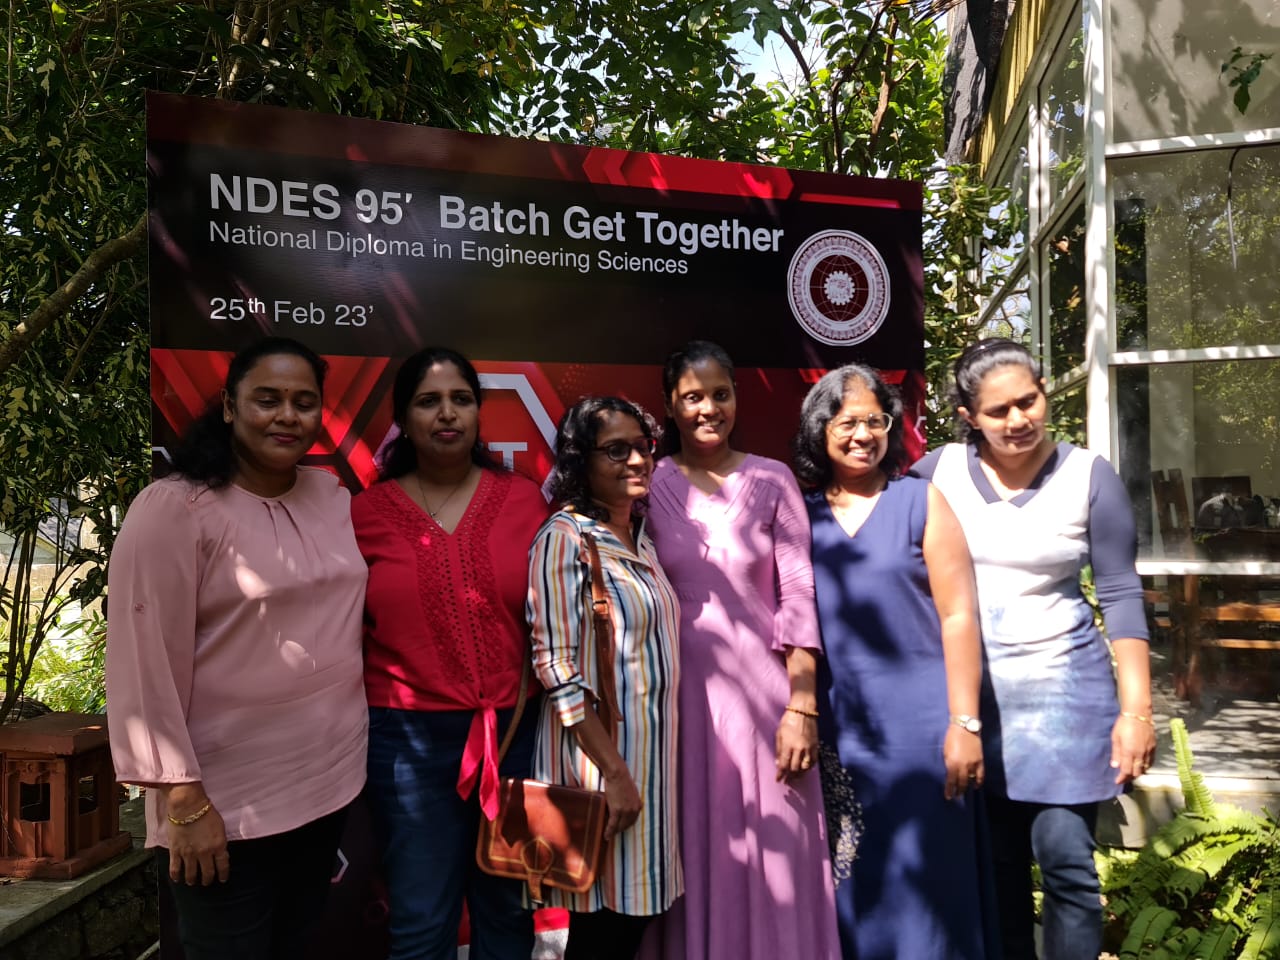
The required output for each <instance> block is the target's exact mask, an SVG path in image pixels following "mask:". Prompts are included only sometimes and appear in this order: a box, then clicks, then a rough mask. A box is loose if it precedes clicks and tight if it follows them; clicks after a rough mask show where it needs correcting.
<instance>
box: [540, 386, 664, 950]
mask: <svg viewBox="0 0 1280 960" xmlns="http://www.w3.org/2000/svg"><path fill="white" fill-rule="evenodd" d="M655 447H656V443H655V441H654V437H653V431H652V428H651V427H650V425H649V422H648V421H647V419H646V417H645V415H644V414H643V412H642V411H641V410H640V409H639V408H638V407H636V406H635V405H634V404H632V403H630V402H628V401H626V400H623V399H620V398H617V397H595V398H589V399H586V400H582V401H579V402H578V403H577V404H576V405H575V406H573V407H571V408H570V409H569V410H568V411H567V412H566V413H565V415H564V417H563V418H562V419H561V421H560V427H559V430H558V432H557V436H556V465H555V469H554V471H553V473H552V476H551V493H552V495H553V497H554V498H555V499H556V501H557V502H559V503H560V504H561V505H562V508H561V510H560V511H559V512H558V513H556V514H555V515H554V516H552V517H551V519H550V520H548V521H547V523H546V524H545V525H544V526H543V527H542V530H541V531H540V532H539V533H538V536H537V538H536V539H535V540H534V543H533V549H532V550H531V552H530V573H529V605H528V615H529V624H530V627H531V629H532V634H533V662H534V669H535V671H536V672H537V674H538V679H539V680H541V681H542V685H543V686H544V687H545V688H546V689H547V691H548V696H547V699H546V701H545V702H544V704H543V709H542V718H541V724H540V726H539V729H538V743H537V747H536V748H535V751H534V776H535V777H537V778H538V779H542V780H548V781H550V782H553V783H563V784H571V785H573V784H580V785H582V786H584V787H588V788H594V789H602V790H604V792H605V795H606V800H607V804H608V820H607V822H606V825H605V842H606V846H605V852H604V855H603V857H602V858H601V863H600V869H599V871H598V873H597V876H596V882H595V884H594V885H593V886H592V887H591V889H590V890H588V891H587V892H586V893H584V894H570V893H565V892H564V891H560V890H550V891H548V902H549V905H551V906H563V907H567V908H568V909H569V910H570V911H571V916H570V923H569V947H568V953H567V954H566V956H567V957H568V958H569V960H574V958H594V957H601V958H605V957H607V958H610V960H620V958H629V957H632V956H634V955H635V952H636V949H637V947H638V946H639V943H640V938H641V936H642V935H643V933H644V928H645V925H646V924H647V923H648V922H649V920H650V919H651V918H652V917H654V916H655V915H657V914H660V913H662V912H663V911H665V910H666V909H667V908H668V907H669V906H670V905H671V903H672V901H674V900H675V899H676V897H678V896H679V895H680V894H681V892H682V891H683V882H682V878H681V872H680V858H679V839H678V836H677V833H676V699H677V690H676V682H677V663H678V652H677V648H676V643H677V636H678V632H679V627H680V610H679V606H678V603H677V600H676V595H675V591H674V590H673V589H672V588H671V584H670V583H669V582H668V581H667V578H666V575H665V574H663V572H662V568H661V567H660V566H659V565H658V557H657V553H656V552H655V550H654V547H653V543H652V541H651V540H650V539H649V535H648V533H646V532H645V529H644V522H643V519H642V517H641V516H640V513H639V511H638V509H637V508H638V506H639V505H640V504H641V503H642V502H643V500H644V498H645V497H646V495H647V494H648V492H649V480H650V477H651V475H652V473H653V453H654V449H655ZM588 537H589V538H592V539H593V540H595V542H596V546H597V548H598V550H599V555H600V566H601V571H602V573H603V578H604V585H605V589H606V590H607V591H608V594H609V599H610V601H611V614H612V618H613V629H614V641H615V651H616V652H615V657H614V663H613V673H614V686H615V688H616V691H617V698H618V706H619V708H620V713H621V720H620V722H619V723H618V724H617V736H616V738H611V737H610V735H609V734H608V732H606V730H605V728H604V726H603V724H602V723H601V721H600V718H599V717H598V716H597V715H596V711H595V709H594V703H595V701H596V699H597V697H598V692H599V691H600V689H601V685H600V681H601V678H600V673H599V667H600V664H599V662H598V659H597V656H596V646H595V640H594V636H593V632H592V619H591V579H590V565H589V560H588V554H587V550H586V547H585V539H586V538H588Z"/></svg>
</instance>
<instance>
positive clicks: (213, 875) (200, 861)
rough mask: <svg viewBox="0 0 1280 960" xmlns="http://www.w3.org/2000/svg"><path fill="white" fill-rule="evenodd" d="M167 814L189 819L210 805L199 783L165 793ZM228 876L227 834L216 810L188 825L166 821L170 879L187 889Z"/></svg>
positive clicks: (224, 879)
mask: <svg viewBox="0 0 1280 960" xmlns="http://www.w3.org/2000/svg"><path fill="white" fill-rule="evenodd" d="M167 801H168V812H169V816H170V817H172V818H173V819H175V820H181V819H182V818H183V817H188V816H191V815H192V814H194V813H196V812H197V811H199V810H200V809H201V808H203V807H204V805H205V804H206V803H209V798H208V797H207V796H206V795H205V792H204V789H203V787H201V786H200V785H199V784H185V783H184V784H176V785H175V786H173V787H171V788H170V789H169V791H168V796H167ZM230 875H231V856H230V854H229V853H228V852H227V832H226V828H225V826H224V825H223V822H222V815H221V814H219V813H218V811H217V808H215V807H213V806H210V807H209V811H208V812H207V813H205V814H203V815H202V816H200V817H199V818H198V819H196V820H193V821H192V822H191V823H187V824H176V823H174V822H173V820H170V821H169V879H170V880H172V881H173V882H174V883H186V884H187V885H188V886H195V885H196V884H202V885H203V886H206V887H207V886H209V885H210V884H211V883H213V881H214V880H215V879H216V880H218V881H219V882H220V883H225V882H226V880H227V878H228V877H229V876H230Z"/></svg>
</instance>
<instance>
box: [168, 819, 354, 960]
mask: <svg viewBox="0 0 1280 960" xmlns="http://www.w3.org/2000/svg"><path fill="white" fill-rule="evenodd" d="M346 817H347V811H346V809H345V808H343V809H342V810H339V811H337V812H335V813H331V814H329V815H328V816H325V817H321V818H320V819H319V820H313V821H311V822H310V823H307V824H304V825H303V826H301V827H298V828H296V829H294V830H289V831H287V832H286V833H278V834H275V835H274V836H270V837H259V838H256V839H253V840H232V841H230V842H228V844H227V851H228V853H229V854H230V857H231V874H230V876H229V877H228V879H227V882H226V883H218V882H217V881H216V880H215V881H214V882H213V883H212V884H210V885H209V886H207V887H204V886H199V885H197V886H188V885H187V884H185V883H173V882H172V881H170V880H169V851H168V850H167V849H165V848H164V847H157V848H156V867H157V869H158V870H159V872H160V882H161V883H167V884H168V885H169V891H170V893H171V894H172V896H173V903H174V907H175V908H176V910H177V914H178V936H179V939H181V941H182V949H183V952H184V953H185V954H186V960H294V958H299V960H300V958H302V957H303V955H304V951H305V948H306V945H307V932H308V930H309V928H310V926H311V924H312V923H313V922H314V921H315V920H316V919H318V918H319V916H320V915H321V912H322V911H323V909H324V903H325V898H326V897H327V896H328V894H329V881H330V878H331V877H332V876H333V866H334V859H335V857H336V855H337V851H338V841H339V840H340V839H341V837H342V827H343V824H344V823H345V821H346Z"/></svg>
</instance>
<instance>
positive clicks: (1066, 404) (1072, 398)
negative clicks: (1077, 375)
mask: <svg viewBox="0 0 1280 960" xmlns="http://www.w3.org/2000/svg"><path fill="white" fill-rule="evenodd" d="M1086 411H1087V407H1086V404H1085V385H1084V384H1083V383H1081V384H1079V385H1078V386H1074V387H1072V388H1071V389H1070V390H1064V391H1062V392H1061V393H1055V394H1053V395H1052V396H1050V397H1049V432H1050V433H1052V434H1053V437H1054V439H1055V440H1066V441H1067V442H1068V443H1074V444H1076V445H1077V446H1081V447H1083V446H1084V445H1085V441H1086V439H1087V432H1086V430H1085V413H1086Z"/></svg>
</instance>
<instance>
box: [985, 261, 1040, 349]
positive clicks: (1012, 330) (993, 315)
mask: <svg viewBox="0 0 1280 960" xmlns="http://www.w3.org/2000/svg"><path fill="white" fill-rule="evenodd" d="M1030 328H1031V297H1030V295H1029V294H1028V292H1027V271H1026V269H1025V268H1024V269H1023V270H1022V272H1020V273H1019V274H1018V275H1017V276H1016V277H1014V278H1013V280H1011V281H1010V282H1009V284H1008V285H1007V286H1006V287H1005V294H1004V296H1003V297H1002V298H1001V300H1000V302H999V304H998V305H997V306H996V307H995V309H993V310H992V311H991V312H990V313H988V314H987V315H986V317H985V318H984V325H983V330H982V336H983V338H986V337H1009V338H1010V339H1012V340H1019V341H1024V342H1025V341H1026V340H1027V331H1028V330H1029V329H1030Z"/></svg>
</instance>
